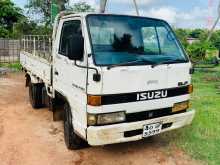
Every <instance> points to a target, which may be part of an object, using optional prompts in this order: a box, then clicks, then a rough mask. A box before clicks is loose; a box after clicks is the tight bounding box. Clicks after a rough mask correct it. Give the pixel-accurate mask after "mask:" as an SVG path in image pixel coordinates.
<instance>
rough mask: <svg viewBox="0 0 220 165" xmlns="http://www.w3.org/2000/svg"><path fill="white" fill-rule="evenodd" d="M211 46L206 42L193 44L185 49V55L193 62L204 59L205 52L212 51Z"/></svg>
mask: <svg viewBox="0 0 220 165" xmlns="http://www.w3.org/2000/svg"><path fill="white" fill-rule="evenodd" d="M212 48H213V47H212V44H211V43H210V42H208V41H204V42H201V41H199V42H194V43H192V44H191V45H189V46H188V47H187V53H188V55H189V56H190V58H191V60H192V61H193V62H197V61H201V60H204V59H205V56H206V51H207V50H209V49H212Z"/></svg>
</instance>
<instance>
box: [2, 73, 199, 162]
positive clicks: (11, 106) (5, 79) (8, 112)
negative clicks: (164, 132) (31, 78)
mask: <svg viewBox="0 0 220 165" xmlns="http://www.w3.org/2000/svg"><path fill="white" fill-rule="evenodd" d="M24 80H25V78H24V74H22V73H10V74H7V75H5V76H0V164H1V165H64V164H65V165H159V164H160V165H197V164H201V162H197V161H194V160H192V159H191V158H190V157H189V156H187V155H186V154H185V153H183V152H182V151H181V150H179V149H177V148H176V147H171V148H170V147H168V142H165V141H162V140H161V139H160V137H159V136H158V137H153V138H150V139H145V140H143V141H139V142H132V143H124V144H115V145H108V146H100V147H88V148H85V149H82V150H79V151H69V150H67V149H66V147H65V144H64V140H63V125H62V122H53V121H52V114H51V112H49V111H48V109H42V110H37V111H36V110H33V109H32V107H31V105H30V104H29V99H28V90H27V89H26V88H25V87H24V83H25V82H24ZM167 148H169V149H167Z"/></svg>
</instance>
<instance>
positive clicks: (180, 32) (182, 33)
mask: <svg viewBox="0 0 220 165" xmlns="http://www.w3.org/2000/svg"><path fill="white" fill-rule="evenodd" d="M175 33H176V35H177V37H178V39H179V40H180V42H181V43H182V45H183V46H184V47H185V48H187V46H188V45H189V44H188V42H187V38H188V31H187V30H186V29H175Z"/></svg>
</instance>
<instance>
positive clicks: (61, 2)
mask: <svg viewBox="0 0 220 165" xmlns="http://www.w3.org/2000/svg"><path fill="white" fill-rule="evenodd" d="M52 1H53V2H55V3H56V4H57V5H58V8H59V10H60V11H62V10H65V4H66V3H67V2H68V0H29V1H28V4H27V5H26V6H25V8H27V9H28V13H29V14H34V15H38V16H39V15H41V16H42V20H41V21H42V22H44V23H45V24H46V26H49V25H50V23H51V3H52Z"/></svg>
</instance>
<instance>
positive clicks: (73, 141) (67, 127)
mask: <svg viewBox="0 0 220 165" xmlns="http://www.w3.org/2000/svg"><path fill="white" fill-rule="evenodd" d="M64 139H65V143H66V146H67V148H68V149H70V150H76V149H80V148H81V147H82V143H83V140H82V139H81V138H80V137H78V136H77V135H76V133H75V132H74V127H73V124H72V113H71V109H70V106H69V105H68V104H65V105H64Z"/></svg>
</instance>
